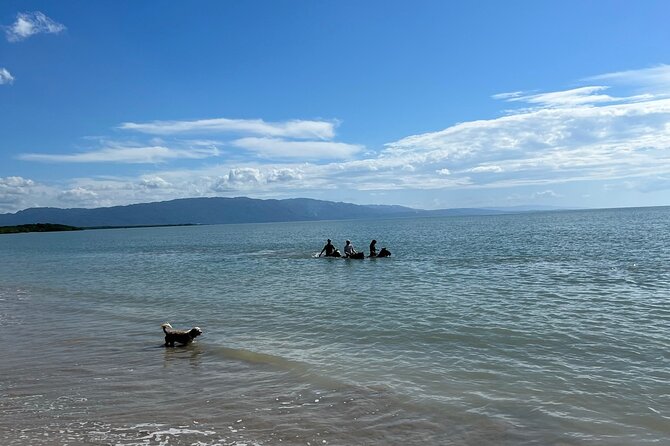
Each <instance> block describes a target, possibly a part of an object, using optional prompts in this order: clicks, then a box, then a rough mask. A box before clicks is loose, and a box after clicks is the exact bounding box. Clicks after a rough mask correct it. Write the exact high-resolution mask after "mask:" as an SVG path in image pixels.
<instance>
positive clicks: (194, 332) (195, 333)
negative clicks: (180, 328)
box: [188, 327, 202, 339]
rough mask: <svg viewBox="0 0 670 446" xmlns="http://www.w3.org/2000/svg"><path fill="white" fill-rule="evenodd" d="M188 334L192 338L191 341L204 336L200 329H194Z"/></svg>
mask: <svg viewBox="0 0 670 446" xmlns="http://www.w3.org/2000/svg"><path fill="white" fill-rule="evenodd" d="M188 334H189V335H190V336H191V339H195V338H197V337H198V336H200V335H201V334H202V330H201V329H200V327H193V328H191V329H190V330H189V331H188Z"/></svg>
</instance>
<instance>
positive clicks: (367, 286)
mask: <svg viewBox="0 0 670 446" xmlns="http://www.w3.org/2000/svg"><path fill="white" fill-rule="evenodd" d="M669 217H670V208H647V209H625V210H603V211H580V212H559V213H539V214H527V215H510V216H489V217H454V218H432V219H406V220H385V221H348V222H309V223H290V224H259V225H227V226H226V225H224V226H201V227H177V228H142V229H122V230H121V229H119V230H95V231H84V232H76V233H46V234H17V235H5V236H2V237H0V252H1V253H2V254H3V257H4V258H5V259H6V260H5V261H3V262H0V339H1V340H2V343H1V344H0V345H2V347H0V355H1V356H2V358H3V359H2V361H0V410H1V411H2V414H3V416H2V417H0V444H2V445H14V444H19V445H24V444H31V445H32V444H123V445H131V444H170V445H173V444H202V445H210V444H211V445H214V444H221V445H241V444H273V445H274V444H308V443H309V444H312V445H315V444H341V445H358V444H361V445H363V444H394V445H395V444H398V445H415V444H416V445H424V444H447V445H448V444H453V445H519V444H537V445H582V444H599V445H601V444H606V445H619V444H620V445H625V444H667V438H670V414H669V412H670V390H669V389H670V386H669V385H668V384H669V383H670V371H669V370H670V369H669V367H668V365H669V360H668V356H669V354H668V352H669V351H670V349H669V348H668V347H670V345H669V343H668V339H670V336H669V335H670V328H669V327H670V305H669V301H670V293H669V292H668V289H669V285H670V271H669V270H668V265H669V264H670V250H669V249H668V246H669V242H670V232H669V231H668V227H667V222H668V221H669ZM328 237H329V238H332V239H333V240H334V243H335V244H336V246H338V247H340V249H341V248H342V246H343V244H344V243H343V242H344V240H345V239H347V238H349V239H351V240H352V241H353V243H354V245H355V246H356V247H357V248H359V249H362V248H363V247H365V246H367V244H368V243H369V240H371V239H372V238H376V239H377V240H378V243H377V247H378V249H379V248H381V247H382V246H387V247H388V248H389V249H390V250H391V251H392V252H393V256H392V257H391V258H388V259H366V260H362V261H360V260H344V259H325V258H315V257H314V254H315V252H318V251H320V249H321V247H322V245H323V243H324V242H325V239H326V238H328ZM165 321H169V322H170V323H172V325H173V326H175V327H179V328H190V327H191V326H193V325H198V326H200V327H201V328H202V329H203V331H204V334H203V336H202V337H200V338H198V340H197V341H196V343H194V344H192V345H189V346H187V347H183V348H167V349H166V348H164V347H162V340H163V338H162V332H161V329H160V327H159V326H160V324H161V323H162V322H165Z"/></svg>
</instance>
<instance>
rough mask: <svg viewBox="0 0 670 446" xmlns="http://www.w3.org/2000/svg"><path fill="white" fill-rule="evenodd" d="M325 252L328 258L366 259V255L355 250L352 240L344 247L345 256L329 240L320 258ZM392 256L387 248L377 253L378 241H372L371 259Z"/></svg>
mask: <svg viewBox="0 0 670 446" xmlns="http://www.w3.org/2000/svg"><path fill="white" fill-rule="evenodd" d="M324 252H325V253H326V257H344V258H347V259H364V258H365V253H364V252H358V251H356V250H355V249H354V245H352V244H351V241H350V240H347V241H346V245H345V246H344V256H343V255H342V253H340V250H339V249H337V248H336V247H335V246H333V244H332V243H331V241H330V239H328V241H327V242H326V246H324V247H323V249H322V250H321V252H320V253H319V257H321V255H322V254H323V253H324ZM390 255H391V251H389V250H388V249H386V248H382V249H381V250H379V253H377V240H372V242H370V255H369V257H389V256H390Z"/></svg>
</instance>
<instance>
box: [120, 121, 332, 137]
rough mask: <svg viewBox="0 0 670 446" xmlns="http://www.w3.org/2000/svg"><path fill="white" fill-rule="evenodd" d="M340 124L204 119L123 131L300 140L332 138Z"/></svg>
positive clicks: (156, 123)
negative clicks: (224, 134)
mask: <svg viewBox="0 0 670 446" xmlns="http://www.w3.org/2000/svg"><path fill="white" fill-rule="evenodd" d="M337 124H338V123H337V121H303V120H292V121H284V122H265V121H263V120H262V119H226V118H217V119H201V120H196V121H152V122H148V123H134V122H124V123H123V124H121V126H120V128H121V129H123V130H134V131H137V132H141V133H148V134H152V135H174V134H183V133H189V134H198V133H237V134H251V135H260V136H270V137H283V138H299V139H312V138H316V139H331V138H333V137H334V136H335V127H336V126H337Z"/></svg>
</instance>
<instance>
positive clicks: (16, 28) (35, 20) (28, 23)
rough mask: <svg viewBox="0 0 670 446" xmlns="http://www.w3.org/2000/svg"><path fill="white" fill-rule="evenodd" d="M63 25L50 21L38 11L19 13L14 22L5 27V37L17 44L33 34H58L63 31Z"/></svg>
mask: <svg viewBox="0 0 670 446" xmlns="http://www.w3.org/2000/svg"><path fill="white" fill-rule="evenodd" d="M65 29H66V28H65V25H62V24H60V23H58V22H55V21H53V20H51V19H50V18H49V17H47V16H46V15H44V14H42V13H41V12H39V11H36V12H20V13H18V14H17V15H16V21H15V22H14V23H13V24H12V25H10V26H8V27H6V29H5V35H6V36H7V40H8V41H10V42H19V41H21V40H25V39H27V38H28V37H30V36H34V35H35V34H58V33H60V32H62V31H64V30H65Z"/></svg>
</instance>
